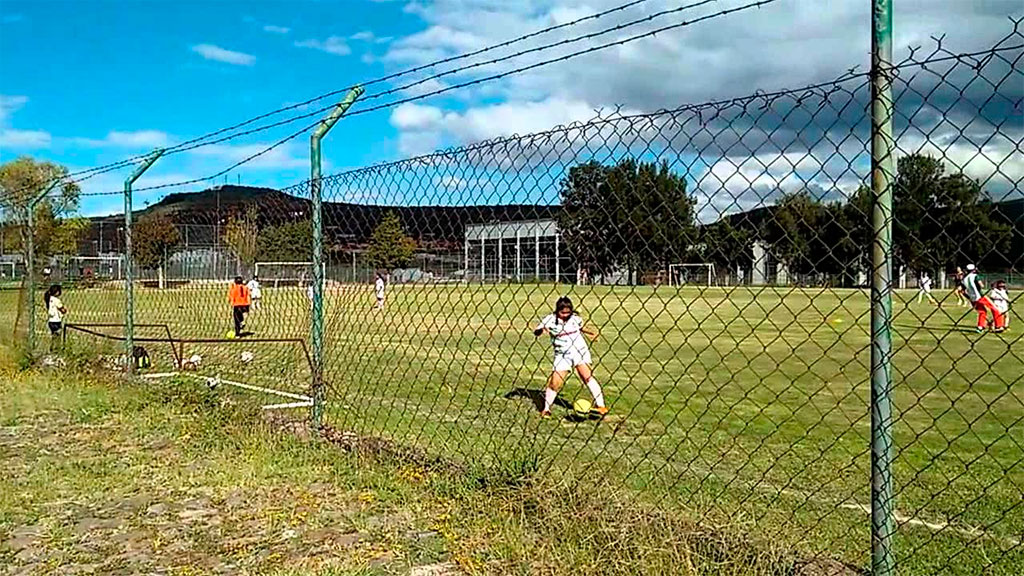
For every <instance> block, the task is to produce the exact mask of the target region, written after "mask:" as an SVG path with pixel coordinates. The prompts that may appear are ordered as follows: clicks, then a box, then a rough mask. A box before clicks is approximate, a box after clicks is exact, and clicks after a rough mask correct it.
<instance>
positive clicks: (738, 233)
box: [690, 218, 754, 273]
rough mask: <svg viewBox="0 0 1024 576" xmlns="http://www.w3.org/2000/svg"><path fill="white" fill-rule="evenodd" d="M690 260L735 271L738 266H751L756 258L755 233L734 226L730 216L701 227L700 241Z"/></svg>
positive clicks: (719, 268)
mask: <svg viewBox="0 0 1024 576" xmlns="http://www.w3.org/2000/svg"><path fill="white" fill-rule="evenodd" d="M690 260H692V261H694V262H702V263H710V264H714V265H715V268H716V269H718V270H728V271H729V272H730V273H732V272H735V270H736V269H737V268H750V265H751V263H752V262H753V260H754V255H753V234H751V232H750V231H749V230H745V229H742V228H737V227H736V226H733V224H732V222H730V221H729V219H728V218H723V219H721V220H719V221H718V222H715V223H714V224H708V225H707V226H704V227H703V228H702V229H701V234H700V243H699V244H698V246H697V248H696V249H695V250H693V256H692V257H691V258H690Z"/></svg>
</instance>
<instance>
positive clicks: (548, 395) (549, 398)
mask: <svg viewBox="0 0 1024 576" xmlns="http://www.w3.org/2000/svg"><path fill="white" fill-rule="evenodd" d="M555 396H558V391H557V390H552V389H551V388H545V389H544V411H545V412H550V411H551V406H552V405H553V404H554V403H555Z"/></svg>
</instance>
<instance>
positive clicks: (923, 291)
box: [917, 272, 939, 306]
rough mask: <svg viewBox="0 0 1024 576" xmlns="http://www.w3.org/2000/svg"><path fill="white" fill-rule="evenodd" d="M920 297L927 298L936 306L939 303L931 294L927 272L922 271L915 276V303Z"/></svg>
mask: <svg viewBox="0 0 1024 576" xmlns="http://www.w3.org/2000/svg"><path fill="white" fill-rule="evenodd" d="M922 298H927V299H928V301H929V302H931V303H932V304H934V305H936V306H938V305H939V303H938V301H937V300H935V297H934V296H932V279H931V276H929V275H928V273H927V272H922V273H921V275H920V276H919V277H918V278H917V303H918V304H920V303H921V299H922Z"/></svg>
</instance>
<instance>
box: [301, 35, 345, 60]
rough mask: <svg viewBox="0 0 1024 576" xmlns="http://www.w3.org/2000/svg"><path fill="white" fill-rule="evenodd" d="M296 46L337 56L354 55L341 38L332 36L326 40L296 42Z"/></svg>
mask: <svg viewBox="0 0 1024 576" xmlns="http://www.w3.org/2000/svg"><path fill="white" fill-rule="evenodd" d="M295 45H296V46H297V47H299V48H312V49H314V50H319V51H321V52H326V53H328V54H334V55H335V56H348V55H349V54H351V53H352V49H351V48H350V47H349V45H348V44H347V43H346V42H345V39H344V38H342V37H341V36H331V37H329V38H327V39H326V40H316V39H310V40H302V41H301V42H296V43H295Z"/></svg>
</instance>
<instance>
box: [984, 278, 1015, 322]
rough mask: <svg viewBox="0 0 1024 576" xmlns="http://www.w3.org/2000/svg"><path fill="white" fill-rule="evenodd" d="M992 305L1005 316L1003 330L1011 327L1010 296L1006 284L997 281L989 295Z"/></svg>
mask: <svg viewBox="0 0 1024 576" xmlns="http://www.w3.org/2000/svg"><path fill="white" fill-rule="evenodd" d="M988 299H989V300H991V301H992V305H993V306H995V308H996V310H998V311H999V312H1000V314H1002V315H1003V328H1009V327H1010V294H1009V293H1008V292H1007V291H1006V282H1004V281H1002V280H997V281H996V283H995V284H994V285H993V286H992V291H991V292H989V293H988Z"/></svg>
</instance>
